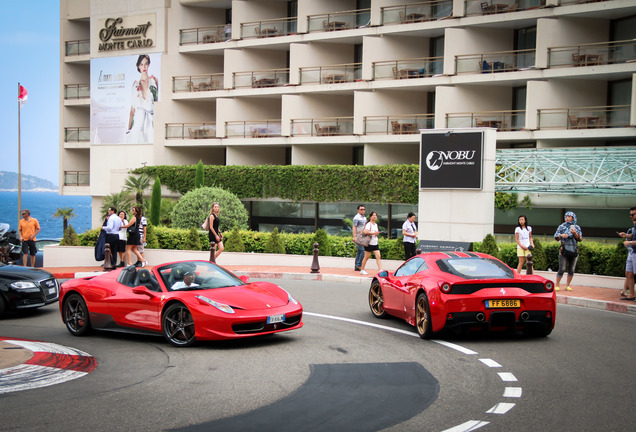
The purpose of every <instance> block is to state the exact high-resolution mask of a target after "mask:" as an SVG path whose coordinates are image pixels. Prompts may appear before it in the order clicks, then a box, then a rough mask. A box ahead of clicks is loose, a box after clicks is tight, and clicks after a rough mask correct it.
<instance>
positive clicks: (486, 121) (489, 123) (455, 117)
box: [446, 110, 526, 131]
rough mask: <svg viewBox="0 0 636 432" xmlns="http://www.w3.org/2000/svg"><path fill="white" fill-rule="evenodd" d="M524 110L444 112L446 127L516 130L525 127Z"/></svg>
mask: <svg viewBox="0 0 636 432" xmlns="http://www.w3.org/2000/svg"><path fill="white" fill-rule="evenodd" d="M525 125H526V111H525V110H506V111H480V112H471V113H449V114H446V127H448V128H470V127H490V128H495V129H497V130H499V131H518V130H522V129H524V128H525Z"/></svg>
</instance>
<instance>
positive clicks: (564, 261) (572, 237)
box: [554, 211, 583, 291]
mask: <svg viewBox="0 0 636 432" xmlns="http://www.w3.org/2000/svg"><path fill="white" fill-rule="evenodd" d="M576 222H577V220H576V215H575V214H574V213H573V212H571V211H569V212H567V213H566V214H565V222H563V223H562V224H561V225H559V227H558V228H557V230H556V232H555V233H554V239H555V240H557V241H560V242H561V247H560V248H559V271H558V272H557V278H556V286H555V287H554V290H555V291H559V289H560V288H559V286H560V284H561V278H562V277H563V273H565V270H566V268H567V272H568V277H567V285H566V287H565V290H566V291H572V287H571V286H570V283H571V282H572V278H573V277H574V269H575V268H576V261H577V260H578V257H579V251H578V242H580V241H583V234H582V232H581V227H580V226H578V225H577V224H576Z"/></svg>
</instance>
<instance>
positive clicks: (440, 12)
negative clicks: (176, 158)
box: [381, 0, 453, 24]
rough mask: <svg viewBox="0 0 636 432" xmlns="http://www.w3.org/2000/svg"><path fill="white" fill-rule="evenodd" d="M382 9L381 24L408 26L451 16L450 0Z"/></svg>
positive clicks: (451, 6) (451, 3) (451, 4)
mask: <svg viewBox="0 0 636 432" xmlns="http://www.w3.org/2000/svg"><path fill="white" fill-rule="evenodd" d="M381 9H382V24H408V23H416V22H424V21H431V20H438V19H442V18H447V17H449V16H451V15H452V14H453V1H452V0H437V1H427V2H420V3H409V4H404V5H399V6H388V7H383V8H381Z"/></svg>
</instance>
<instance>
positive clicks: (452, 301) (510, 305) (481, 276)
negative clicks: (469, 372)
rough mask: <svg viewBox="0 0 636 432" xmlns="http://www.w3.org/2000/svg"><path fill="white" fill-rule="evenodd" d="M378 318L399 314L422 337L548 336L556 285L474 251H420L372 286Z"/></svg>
mask: <svg viewBox="0 0 636 432" xmlns="http://www.w3.org/2000/svg"><path fill="white" fill-rule="evenodd" d="M369 306H370V307H371V312H372V313H373V315H374V316H376V317H377V318H383V317H385V316H386V315H393V316H396V317H398V318H402V319H404V320H406V322H408V323H409V324H411V325H413V326H415V328H416V329H417V332H418V334H419V335H420V337H421V338H423V339H427V338H430V337H431V336H432V335H433V334H434V333H436V332H439V331H441V330H443V329H458V330H504V329H519V330H522V331H524V333H527V334H531V335H535V336H547V335H549V334H550V332H551V331H552V329H553V328H554V319H555V313H556V294H555V292H554V283H552V282H551V281H549V280H547V279H545V278H544V277H541V276H537V275H530V276H523V275H519V274H518V273H517V272H515V271H514V270H512V269H511V268H510V267H508V266H507V265H505V264H504V263H503V262H501V261H499V260H498V259H496V258H494V257H492V256H490V255H486V254H482V253H473V252H467V253H463V252H446V253H443V252H431V253H425V254H420V255H416V256H414V257H413V258H411V259H409V260H408V261H406V262H405V263H404V264H402V266H400V268H398V269H397V270H396V271H395V273H393V274H391V273H389V272H386V271H382V272H380V273H378V274H377V275H376V277H375V278H374V279H373V282H372V283H371V289H370V290H369Z"/></svg>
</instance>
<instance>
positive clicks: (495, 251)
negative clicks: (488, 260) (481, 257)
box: [479, 234, 499, 258]
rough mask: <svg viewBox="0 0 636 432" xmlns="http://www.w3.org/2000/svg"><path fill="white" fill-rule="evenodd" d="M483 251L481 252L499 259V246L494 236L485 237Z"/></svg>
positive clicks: (482, 244) (482, 245)
mask: <svg viewBox="0 0 636 432" xmlns="http://www.w3.org/2000/svg"><path fill="white" fill-rule="evenodd" d="M480 249H481V250H480V251H479V252H483V253H485V254H488V255H492V256H494V257H495V258H499V247H498V246H497V240H495V237H494V236H493V235H492V234H487V235H486V237H484V240H483V241H482V243H481V248H480Z"/></svg>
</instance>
